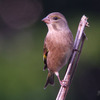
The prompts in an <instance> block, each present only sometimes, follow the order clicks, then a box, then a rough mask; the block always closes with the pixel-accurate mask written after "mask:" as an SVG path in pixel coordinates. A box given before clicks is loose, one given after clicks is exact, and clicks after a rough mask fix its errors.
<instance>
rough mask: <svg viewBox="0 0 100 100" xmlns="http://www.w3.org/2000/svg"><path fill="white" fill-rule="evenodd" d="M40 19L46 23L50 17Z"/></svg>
mask: <svg viewBox="0 0 100 100" xmlns="http://www.w3.org/2000/svg"><path fill="white" fill-rule="evenodd" d="M42 21H43V22H45V23H46V24H49V23H50V19H49V18H48V17H45V18H43V19H42Z"/></svg>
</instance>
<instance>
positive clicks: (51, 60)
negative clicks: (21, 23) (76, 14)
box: [42, 12, 73, 88]
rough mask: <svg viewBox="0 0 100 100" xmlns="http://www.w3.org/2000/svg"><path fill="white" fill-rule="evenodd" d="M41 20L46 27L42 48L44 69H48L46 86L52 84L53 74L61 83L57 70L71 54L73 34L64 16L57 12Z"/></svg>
mask: <svg viewBox="0 0 100 100" xmlns="http://www.w3.org/2000/svg"><path fill="white" fill-rule="evenodd" d="M42 21H44V22H45V23H46V25H47V27H48V33H47V35H46V38H45V40H44V50H43V51H44V53H43V58H44V64H45V66H44V70H45V69H46V68H47V69H48V76H47V82H46V84H45V88H46V87H47V85H48V84H51V85H53V84H54V74H55V75H56V76H57V77H58V80H59V82H60V84H61V85H62V81H61V80H60V78H59V70H60V69H61V68H62V67H63V66H64V65H65V64H66V63H67V62H68V60H69V58H70V56H71V53H72V50H73V36H72V33H71V31H70V29H69V27H68V24H67V21H66V19H65V17H64V16H63V15H62V14H61V13H59V12H54V13H51V14H49V15H47V17H45V18H44V19H43V20H42Z"/></svg>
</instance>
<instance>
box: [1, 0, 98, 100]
mask: <svg viewBox="0 0 100 100" xmlns="http://www.w3.org/2000/svg"><path fill="white" fill-rule="evenodd" d="M54 11H58V12H61V13H63V14H64V15H65V17H66V19H67V21H68V23H69V27H70V29H71V31H72V33H73V35H74V38H75V35H76V32H77V27H78V24H79V21H80V19H81V17H82V15H84V14H85V15H86V16H87V17H88V18H89V19H88V22H89V24H90V27H89V28H86V29H85V33H86V35H87V37H88V40H86V41H85V43H84V47H83V50H82V54H81V57H80V60H79V64H78V67H77V70H76V73H75V76H74V78H73V81H72V84H71V87H70V89H69V92H68V95H67V97H66V100H100V53H99V52H100V42H99V41H100V40H99V39H100V3H99V0H0V100H55V98H56V95H57V93H58V90H59V88H60V85H59V82H58V80H57V78H56V77H55V86H54V87H52V86H48V87H47V89H46V90H44V89H43V87H44V84H45V82H46V77H47V76H46V75H47V71H45V72H44V71H43V66H44V64H43V59H42V53H43V42H44V38H45V35H46V33H47V27H46V25H45V24H44V23H43V22H41V19H42V18H43V17H45V16H46V15H47V14H49V13H51V12H54ZM65 70H66V67H64V68H63V69H62V70H61V71H60V77H61V79H63V76H64V73H65Z"/></svg>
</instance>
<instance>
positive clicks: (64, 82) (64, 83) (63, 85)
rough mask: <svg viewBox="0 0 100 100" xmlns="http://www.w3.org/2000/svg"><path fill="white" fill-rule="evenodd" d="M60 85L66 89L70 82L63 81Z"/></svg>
mask: <svg viewBox="0 0 100 100" xmlns="http://www.w3.org/2000/svg"><path fill="white" fill-rule="evenodd" d="M60 85H61V86H62V87H64V88H66V87H67V86H68V81H65V80H62V81H61V82H60Z"/></svg>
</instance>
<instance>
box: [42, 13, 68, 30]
mask: <svg viewBox="0 0 100 100" xmlns="http://www.w3.org/2000/svg"><path fill="white" fill-rule="evenodd" d="M42 21H44V22H45V23H46V24H47V26H48V28H49V29H50V28H51V27H52V28H53V29H54V30H59V29H61V28H62V27H65V26H68V25H67V21H66V19H65V17H64V16H63V15H62V14H61V13H59V12H53V13H50V14H49V15H47V16H46V17H45V18H43V19H42Z"/></svg>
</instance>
